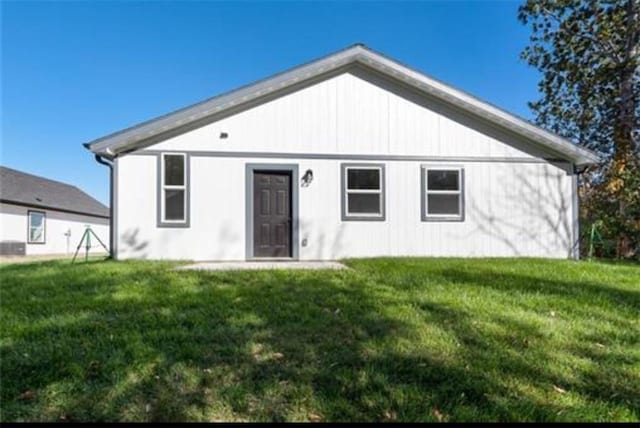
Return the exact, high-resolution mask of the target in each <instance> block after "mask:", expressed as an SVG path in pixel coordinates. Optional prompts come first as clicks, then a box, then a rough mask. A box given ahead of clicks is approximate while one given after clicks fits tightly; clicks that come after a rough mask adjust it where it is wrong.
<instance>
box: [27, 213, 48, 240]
mask: <svg viewBox="0 0 640 428" xmlns="http://www.w3.org/2000/svg"><path fill="white" fill-rule="evenodd" d="M31 214H41V215H42V240H41V241H32V240H31V229H32V227H33V226H31ZM46 243H47V213H46V212H44V211H37V210H28V211H27V244H46Z"/></svg>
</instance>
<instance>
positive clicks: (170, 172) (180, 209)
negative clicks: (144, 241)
mask: <svg viewBox="0 0 640 428" xmlns="http://www.w3.org/2000/svg"><path fill="white" fill-rule="evenodd" d="M159 170H160V195H159V199H160V222H159V225H160V226H188V220H187V219H188V199H189V198H188V196H189V195H188V180H189V177H188V175H189V174H188V171H187V170H188V165H187V156H186V155H185V154H183V153H163V154H162V155H161V157H160V168H159Z"/></svg>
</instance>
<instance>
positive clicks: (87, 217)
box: [0, 167, 109, 256]
mask: <svg viewBox="0 0 640 428" xmlns="http://www.w3.org/2000/svg"><path fill="white" fill-rule="evenodd" d="M86 226H89V227H91V230H92V231H93V232H94V233H95V234H96V236H98V238H99V239H100V240H101V241H102V242H103V243H104V244H105V245H106V246H108V245H109V243H108V241H109V209H108V208H107V207H105V206H104V205H103V204H101V203H100V202H98V201H97V200H95V199H94V198H92V197H91V196H89V195H87V194H86V193H85V192H83V191H82V190H80V189H78V188H77V187H75V186H72V185H70V184H65V183H60V182H58V181H53V180H49V179H47V178H43V177H38V176H35V175H31V174H27V173H24V172H21V171H17V170H15V169H11V168H6V167H0V255H5V256H6V255H15V256H18V255H64V254H73V252H74V251H75V250H76V248H77V246H78V243H79V242H80V239H81V238H82V235H83V233H84V231H85V229H86ZM92 238H93V243H92V244H91V252H100V251H101V252H103V253H105V250H104V249H103V248H102V247H101V246H100V245H99V243H98V242H96V240H95V237H93V236H92ZM83 248H84V247H83Z"/></svg>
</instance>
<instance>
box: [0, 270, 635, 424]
mask: <svg viewBox="0 0 640 428" xmlns="http://www.w3.org/2000/svg"><path fill="white" fill-rule="evenodd" d="M347 263H348V264H349V265H350V266H351V267H352V268H353V269H351V270H346V271H260V272H255V271H253V272H184V271H174V270H172V267H173V266H174V265H172V264H168V263H158V262H111V261H93V262H89V263H87V264H76V265H71V264H69V262H68V261H51V262H40V263H31V264H21V265H2V266H0V281H1V285H0V299H1V300H0V307H1V313H0V325H1V334H0V358H1V371H0V375H1V377H0V382H1V392H2V394H1V412H2V413H1V415H0V420H2V421H16V420H19V421H25V420H26V421H87V420H92V421H114V420H120V421H123V420H127V421H158V420H162V421H219V420H225V421H229V420H251V421H281V420H287V421H304V420H312V421H316V420H322V421H336V420H345V421H374V420H399V421H415V420H417V421H438V420H441V421H470V420H481V421H543V420H544V421H567V420H568V421H576V420H580V421H582V420H584V421H637V420H638V419H640V320H639V313H640V265H637V264H636V265H633V264H614V263H604V262H591V263H590V262H572V261H550V260H535V259H506V260H505V259H502V260H496V259H474V260H464V259H375V260H353V261H347Z"/></svg>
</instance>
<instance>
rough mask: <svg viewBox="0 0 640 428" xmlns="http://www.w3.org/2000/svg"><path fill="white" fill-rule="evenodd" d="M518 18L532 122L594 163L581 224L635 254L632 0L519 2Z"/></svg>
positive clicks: (639, 142)
mask: <svg viewBox="0 0 640 428" xmlns="http://www.w3.org/2000/svg"><path fill="white" fill-rule="evenodd" d="M518 18H519V20H520V21H521V22H522V23H524V24H525V25H530V26H531V30H532V33H531V37H530V42H531V43H530V45H529V46H528V47H526V48H525V49H524V50H523V51H522V54H521V56H522V58H524V59H525V60H526V61H527V62H528V63H529V64H530V65H532V66H534V67H536V68H537V69H538V70H539V71H540V72H541V73H542V79H541V81H540V82H539V89H540V92H541V94H542V96H541V98H540V99H539V100H537V101H535V102H531V103H529V106H530V107H531V109H532V110H533V112H534V113H535V114H536V122H537V123H538V124H539V125H541V126H543V127H545V128H547V129H549V130H551V131H553V132H555V133H558V134H560V135H562V136H564V137H566V138H568V139H570V140H572V141H574V142H575V143H577V144H580V145H582V146H585V147H588V148H590V149H592V150H594V151H596V152H597V153H598V154H599V155H600V156H601V159H602V162H601V163H600V164H599V165H597V166H596V167H592V168H590V169H589V170H588V171H587V172H586V173H585V174H583V175H582V177H581V189H580V195H581V198H582V204H581V207H582V213H581V214H582V217H583V224H586V225H589V224H592V223H593V222H596V221H597V222H598V224H599V225H601V231H600V232H601V234H602V235H603V236H606V237H609V238H610V239H612V240H613V241H614V242H615V245H614V249H615V250H614V251H615V255H616V256H617V257H633V256H634V255H638V256H640V0H609V1H605V0H526V2H525V3H524V4H523V5H522V6H520V8H519V14H518Z"/></svg>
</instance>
